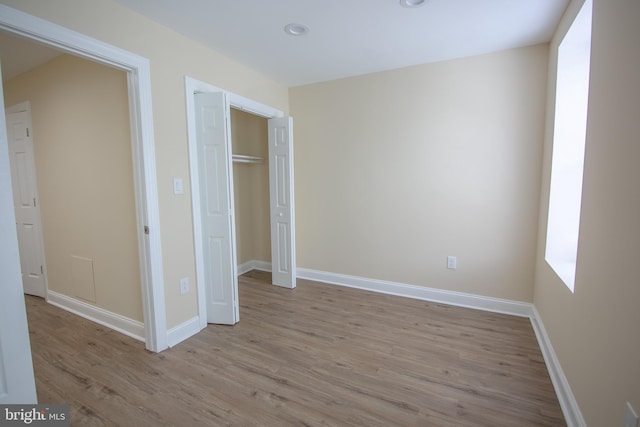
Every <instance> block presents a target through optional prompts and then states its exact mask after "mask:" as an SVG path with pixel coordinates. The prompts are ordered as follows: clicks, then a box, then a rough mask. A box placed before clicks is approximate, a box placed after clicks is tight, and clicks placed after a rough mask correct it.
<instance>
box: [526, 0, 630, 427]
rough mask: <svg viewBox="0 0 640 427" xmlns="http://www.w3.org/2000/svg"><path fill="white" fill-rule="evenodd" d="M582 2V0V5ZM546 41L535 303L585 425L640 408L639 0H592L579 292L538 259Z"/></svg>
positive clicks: (611, 421)
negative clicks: (591, 39)
mask: <svg viewBox="0 0 640 427" xmlns="http://www.w3.org/2000/svg"><path fill="white" fill-rule="evenodd" d="M580 3H581V2H580ZM578 7H579V3H578V2H577V1H574V2H573V3H572V4H571V7H570V8H569V11H568V12H567V15H566V16H565V19H564V20H563V23H562V25H561V26H560V28H559V30H558V33H557V34H556V36H555V38H554V41H553V43H552V50H551V55H550V57H551V60H550V72H549V76H550V79H549V85H550V96H549V103H548V106H549V108H548V111H549V120H548V122H547V138H546V143H545V151H544V153H545V154H544V173H543V185H542V189H543V190H542V195H541V212H540V228H539V237H538V241H539V243H538V257H537V264H536V280H535V299H534V301H535V305H536V307H537V309H538V311H539V312H540V315H541V317H542V320H543V322H544V325H545V327H546V329H547V332H548V334H549V336H550V338H551V342H552V344H553V347H554V349H555V351H556V353H557V355H558V358H559V360H560V363H561V365H562V369H563V371H564V373H565V374H566V376H567V378H568V380H569V383H570V385H571V388H572V390H573V393H574V395H575V397H576V399H577V402H578V404H579V406H580V409H581V411H582V414H583V416H584V418H585V420H586V422H587V424H588V425H590V426H618V425H622V424H623V420H624V411H625V402H627V401H630V402H631V403H632V405H633V406H634V407H635V410H636V412H638V411H640V363H638V361H640V333H639V332H638V327H639V326H640V309H639V308H638V301H640V270H639V269H638V265H639V262H638V260H640V227H639V226H638V220H639V218H640V191H638V182H640V167H639V166H638V160H639V159H640V120H639V118H640V83H639V82H640V80H639V79H638V76H640V50H639V49H638V41H639V40H640V25H638V19H639V18H640V3H638V2H637V1H624V0H595V1H594V8H593V10H594V15H593V35H592V37H593V41H592V54H591V55H592V56H591V84H590V99H589V113H588V127H587V143H586V159H585V167H584V184H583V197H582V217H581V224H580V239H579V247H578V261H577V266H578V267H577V272H576V282H575V294H572V293H571V292H570V291H569V290H568V289H567V287H566V286H565V285H564V284H563V283H562V282H561V281H560V280H559V279H558V277H557V276H556V275H555V274H554V272H553V270H551V268H550V267H549V266H548V265H547V264H546V262H545V261H544V247H545V240H544V239H545V236H546V223H547V208H548V197H549V176H550V173H549V170H550V164H551V130H552V129H553V93H554V89H553V87H554V86H555V75H554V71H555V70H554V67H555V62H556V54H555V52H556V46H557V45H558V43H559V40H561V38H562V37H563V35H564V34H565V32H566V29H567V27H568V23H569V22H570V19H572V18H573V16H575V14H576V13H577V9H578Z"/></svg>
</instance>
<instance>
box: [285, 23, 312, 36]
mask: <svg viewBox="0 0 640 427" xmlns="http://www.w3.org/2000/svg"><path fill="white" fill-rule="evenodd" d="M284 32H285V33H287V34H289V35H290V36H304V35H305V34H307V33H308V32H309V28H307V27H305V26H304V25H302V24H296V23H293V22H292V23H291V24H287V25H285V27H284Z"/></svg>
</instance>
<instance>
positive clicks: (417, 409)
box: [27, 271, 566, 427]
mask: <svg viewBox="0 0 640 427" xmlns="http://www.w3.org/2000/svg"><path fill="white" fill-rule="evenodd" d="M269 281H270V275H269V274H268V273H264V272H257V271H253V272H250V273H247V274H246V275H244V276H242V277H241V278H240V307H241V309H240V323H238V324H237V325H235V326H214V325H209V326H208V327H207V328H206V329H205V330H203V331H202V332H200V333H199V334H197V335H196V336H194V337H192V338H190V339H188V340H187V341H185V342H183V343H181V344H179V345H177V346H176V347H174V348H171V349H169V350H166V351H164V352H162V353H160V354H153V353H150V352H147V351H146V350H144V346H143V345H142V344H141V343H140V342H138V341H135V340H133V339H130V338H128V337H126V336H124V335H122V334H119V333H117V332H114V331H111V330H109V329H107V328H104V327H102V326H100V325H97V324H95V323H92V322H89V321H87V320H84V319H82V318H79V317H77V316H74V315H72V314H70V313H67V312H65V311H63V310H60V309H58V308H56V307H53V306H51V305H49V304H46V303H45V302H44V301H43V300H42V299H40V298H36V297H27V310H28V318H29V330H30V335H31V346H32V354H33V362H34V370H35V376H36V387H37V392H38V398H39V401H40V402H41V403H69V404H70V405H71V424H72V425H75V426H154V427H156V426H165V425H166V426H170V425H171V426H227V425H237V426H474V427H477V426H492V427H494V426H509V427H511V426H518V427H524V426H564V425H566V424H565V422H564V419H563V417H562V412H561V410H560V406H559V404H558V400H557V398H556V395H555V393H554V390H553V386H552V384H551V381H550V379H549V375H548V372H547V369H546V367H545V364H544V361H543V358H542V355H541V353H540V349H539V347H538V345H537V342H536V339H535V335H534V332H533V330H532V328H531V325H530V323H529V320H528V319H524V318H518V317H512V316H506V315H500V314H493V313H486V312H481V311H477V310H470V309H464V308H458V307H451V306H446V305H442V304H435V303H429V302H425V301H418V300H411V299H406V298H400V297H393V296H387V295H381V294H374V293H370V292H366V291H360V290H355V289H348V288H341V287H337V286H331V285H325V284H319V283H314V282H309V281H305V280H299V281H298V287H297V288H296V289H294V290H289V289H282V288H278V287H275V286H271V285H269Z"/></svg>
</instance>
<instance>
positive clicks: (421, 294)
mask: <svg viewBox="0 0 640 427" xmlns="http://www.w3.org/2000/svg"><path fill="white" fill-rule="evenodd" d="M297 276H298V277H299V278H301V279H309V280H315V281H318V282H324V283H329V284H332V285H340V286H347V287H349V288H357V289H363V290H367V291H373V292H380V293H383V294H389V295H397V296H401V297H407V298H413V299H420V300H425V301H433V302H439V303H443V304H449V305H455V306H458V307H467V308H474V309H479V310H484V311H492V312H496V313H503V314H510V315H513V316H520V317H530V316H531V307H532V305H531V304H530V303H525V302H519V301H512V300H506V299H500V298H491V297H485V296H481V295H474V294H466V293H462V292H453V291H445V290H442V289H435V288H427V287H424V286H415V285H407V284H403V283H396V282H388V281H384V280H377V279H367V278H364V277H357V276H348V275H345V274H336V273H328V272H325V271H318V270H311V269H308V268H298V269H297Z"/></svg>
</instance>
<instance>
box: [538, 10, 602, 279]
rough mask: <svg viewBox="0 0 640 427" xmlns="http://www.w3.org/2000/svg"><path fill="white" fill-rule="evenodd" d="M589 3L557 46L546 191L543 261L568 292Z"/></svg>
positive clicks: (578, 198) (576, 223) (578, 193)
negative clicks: (550, 159) (548, 181)
mask: <svg viewBox="0 0 640 427" xmlns="http://www.w3.org/2000/svg"><path fill="white" fill-rule="evenodd" d="M591 11H592V0H586V1H585V3H584V5H583V6H582V8H581V9H580V12H578V15H577V16H576V18H575V20H574V21H573V24H571V27H570V28H569V31H568V32H567V34H566V35H565V37H564V39H563V40H562V42H561V43H560V46H559V47H558V68H557V80H556V106H555V122H554V129H553V154H552V155H553V157H552V161H551V191H550V195H549V218H548V225H547V246H546V251H545V259H546V261H547V262H548V263H549V265H550V266H551V267H552V268H553V270H554V271H555V272H556V273H557V274H558V276H560V278H561V279H562V281H563V282H564V283H565V284H566V285H567V286H568V287H569V289H571V291H572V292H573V290H574V285H575V275H576V260H577V255H578V235H579V230H580V205H581V202H582V173H583V167H584V150H585V138H586V132H587V106H588V101H589V68H590V61H591Z"/></svg>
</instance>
